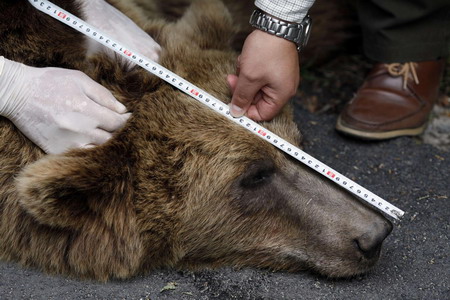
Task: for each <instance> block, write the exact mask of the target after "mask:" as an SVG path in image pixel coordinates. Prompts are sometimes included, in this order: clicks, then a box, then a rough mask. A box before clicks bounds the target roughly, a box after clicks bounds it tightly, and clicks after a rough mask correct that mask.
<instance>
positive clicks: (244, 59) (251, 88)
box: [227, 30, 300, 121]
mask: <svg viewBox="0 0 450 300" xmlns="http://www.w3.org/2000/svg"><path fill="white" fill-rule="evenodd" d="M237 64H238V65H237V75H228V77H227V81H228V84H229V85H230V88H231V91H232V93H233V98H232V100H231V104H230V112H231V115H232V116H234V117H240V116H242V115H244V114H246V115H247V116H248V117H249V118H251V119H253V120H255V121H268V120H271V119H272V118H273V117H275V116H276V115H277V113H278V112H279V111H280V110H281V109H282V108H283V106H284V105H285V104H286V103H287V102H288V101H289V99H290V98H291V97H292V96H293V95H294V94H295V93H296V91H297V87H298V84H299V82H300V67H299V57H298V52H297V47H296V45H295V44H294V43H293V42H290V41H287V40H285V39H282V38H279V37H277V36H274V35H271V34H268V33H266V32H263V31H261V30H255V31H253V32H252V33H251V34H250V35H249V36H248V37H247V39H246V40H245V42H244V46H243V49H242V53H241V56H240V57H239V58H238V62H237Z"/></svg>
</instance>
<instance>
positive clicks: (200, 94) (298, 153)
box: [28, 0, 404, 220]
mask: <svg viewBox="0 0 450 300" xmlns="http://www.w3.org/2000/svg"><path fill="white" fill-rule="evenodd" d="M28 1H29V2H30V3H31V4H32V5H33V6H34V7H36V8H37V9H38V10H40V11H42V12H44V13H46V14H48V15H50V16H51V17H53V18H55V19H57V20H58V21H61V22H62V23H64V24H66V25H68V26H70V27H72V28H74V29H75V30H77V31H79V32H81V33H83V34H84V35H86V36H88V37H90V38H92V39H94V40H96V41H97V42H99V43H101V44H102V45H104V46H106V47H108V48H109V49H111V50H113V51H115V52H116V53H118V54H120V55H121V56H123V57H125V58H126V59H127V60H129V61H131V62H134V63H135V64H137V65H139V66H141V67H142V68H144V69H145V70H147V71H149V72H150V73H152V74H154V75H156V76H158V77H159V78H161V79H163V80H164V81H166V82H168V83H170V84H171V85H173V86H174V87H176V88H178V89H179V90H181V91H182V92H184V93H186V94H188V95H189V96H191V97H193V98H194V99H196V100H198V101H199V102H201V103H203V104H204V105H206V106H208V107H209V108H211V109H213V110H214V111H216V112H218V113H220V114H221V115H223V116H225V117H226V118H228V119H229V120H231V121H233V122H235V123H237V124H239V125H241V126H242V127H244V128H246V129H247V130H249V131H251V132H253V133H254V134H256V135H257V136H259V137H260V138H262V139H264V140H265V141H267V142H269V143H270V144H272V145H274V146H275V147H277V148H278V149H280V150H282V151H284V152H285V153H287V154H289V155H291V156H292V157H294V158H295V159H297V160H298V161H300V162H302V163H304V164H305V165H307V166H308V167H310V168H311V169H313V170H315V171H317V172H319V173H320V174H322V175H323V176H325V177H326V178H328V179H330V180H332V181H333V182H335V183H337V184H338V185H340V186H341V187H343V188H344V189H346V190H348V191H349V192H351V193H352V194H354V195H356V196H358V197H359V198H361V199H363V200H365V201H367V202H368V203H369V204H371V205H373V206H374V207H376V208H378V209H379V210H381V211H383V212H385V213H386V214H388V215H390V216H391V217H393V218H395V219H397V220H398V219H399V218H400V217H402V216H403V215H404V211H402V210H401V209H399V208H397V207H395V206H394V205H392V204H390V203H389V202H387V201H385V200H383V199H382V198H380V197H379V196H377V195H375V194H374V193H372V192H370V191H369V190H367V189H365V188H364V187H362V186H360V185H359V184H357V183H356V182H354V181H352V180H350V179H349V178H347V177H345V176H344V175H342V174H340V173H339V172H337V171H335V170H333V169H332V168H330V167H328V166H327V165H326V164H324V163H322V162H320V161H319V160H317V159H315V158H314V157H312V156H311V155H309V154H307V153H305V152H304V151H302V150H300V149H299V148H297V147H296V146H294V145H292V144H291V143H289V142H287V141H285V140H284V139H282V138H281V137H279V136H278V135H276V134H274V133H273V132H271V131H269V130H267V129H266V128H264V127H262V126H261V125H259V124H258V123H256V122H254V121H252V120H250V119H249V118H247V117H245V116H242V117H239V118H234V117H233V116H231V114H230V110H229V108H228V105H226V104H225V103H223V102H222V101H220V100H218V99H216V98H215V97H213V96H212V95H210V94H208V93H206V92H205V91H203V90H202V89H200V88H198V87H197V86H195V85H193V84H192V83H190V82H189V81H187V80H185V79H183V78H182V77H180V76H178V75H177V74H175V73H173V72H171V71H169V70H168V69H166V68H164V67H163V66H161V65H159V64H157V63H155V62H154V61H152V60H151V59H149V58H147V57H145V56H143V55H141V54H139V53H138V52H136V51H134V50H133V49H130V48H128V47H126V45H124V44H122V43H120V42H118V41H115V40H114V39H112V38H110V37H108V36H107V35H106V34H104V33H102V32H101V31H100V30H98V29H96V28H95V27H93V26H91V25H89V24H88V23H86V22H84V21H83V20H81V19H79V18H77V17H75V16H74V15H72V14H71V13H69V12H67V11H65V10H63V9H62V8H60V7H58V6H56V5H55V4H53V3H51V2H49V1H46V0H28Z"/></svg>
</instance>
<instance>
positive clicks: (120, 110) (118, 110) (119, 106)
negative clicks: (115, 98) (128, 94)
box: [116, 102, 127, 114]
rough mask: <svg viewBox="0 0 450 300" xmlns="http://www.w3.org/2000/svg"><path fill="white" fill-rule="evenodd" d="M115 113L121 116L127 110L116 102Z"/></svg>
mask: <svg viewBox="0 0 450 300" xmlns="http://www.w3.org/2000/svg"><path fill="white" fill-rule="evenodd" d="M116 107H117V112H118V113H119V114H123V113H126V112H127V108H126V106H125V105H123V104H122V103H120V102H117V106H116Z"/></svg>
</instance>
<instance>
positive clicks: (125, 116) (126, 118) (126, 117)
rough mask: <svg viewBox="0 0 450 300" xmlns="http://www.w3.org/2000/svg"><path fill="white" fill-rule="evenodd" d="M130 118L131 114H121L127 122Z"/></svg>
mask: <svg viewBox="0 0 450 300" xmlns="http://www.w3.org/2000/svg"><path fill="white" fill-rule="evenodd" d="M130 117H131V113H126V114H123V118H124V119H125V120H128V119H129V118H130Z"/></svg>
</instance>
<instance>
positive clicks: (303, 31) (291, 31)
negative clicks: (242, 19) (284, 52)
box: [250, 9, 312, 51]
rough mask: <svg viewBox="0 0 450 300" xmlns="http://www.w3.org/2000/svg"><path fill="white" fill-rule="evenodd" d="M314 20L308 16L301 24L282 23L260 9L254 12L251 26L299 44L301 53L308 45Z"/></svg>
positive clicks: (298, 47) (298, 48)
mask: <svg viewBox="0 0 450 300" xmlns="http://www.w3.org/2000/svg"><path fill="white" fill-rule="evenodd" d="M311 24H312V19H311V17H310V16H309V15H307V16H306V17H305V18H304V19H303V21H302V22H301V23H291V22H286V21H282V20H280V19H278V18H276V17H273V16H270V15H268V14H266V13H265V12H263V11H262V10H260V9H256V10H255V11H253V13H252V16H251V17H250V25H252V26H253V27H255V28H257V29H260V30H262V31H265V32H267V33H270V34H273V35H276V36H278V37H281V38H284V39H286V40H288V41H291V42H294V43H295V44H297V50H298V51H300V50H302V49H303V47H305V46H306V44H307V43H308V39H309V35H310V33H311Z"/></svg>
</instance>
